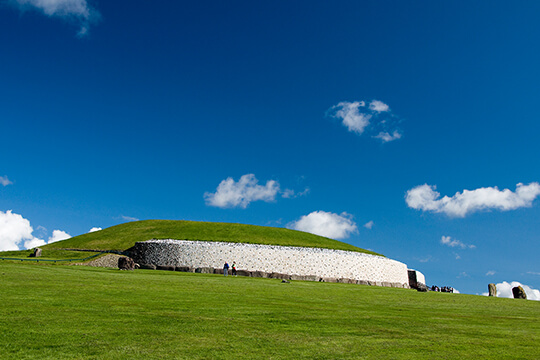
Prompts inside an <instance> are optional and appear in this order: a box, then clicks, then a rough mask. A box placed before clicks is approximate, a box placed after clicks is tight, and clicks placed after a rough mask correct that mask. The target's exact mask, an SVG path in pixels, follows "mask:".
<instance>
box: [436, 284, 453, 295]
mask: <svg viewBox="0 0 540 360" xmlns="http://www.w3.org/2000/svg"><path fill="white" fill-rule="evenodd" d="M431 291H437V292H448V293H453V292H454V288H453V287H451V286H443V287H442V288H439V287H438V286H437V285H433V286H432V287H431Z"/></svg>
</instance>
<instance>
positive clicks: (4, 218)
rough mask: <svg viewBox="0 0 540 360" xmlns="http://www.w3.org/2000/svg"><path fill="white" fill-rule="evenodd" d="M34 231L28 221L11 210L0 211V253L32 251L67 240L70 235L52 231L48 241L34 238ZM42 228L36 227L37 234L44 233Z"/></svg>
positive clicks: (44, 230) (60, 231)
mask: <svg viewBox="0 0 540 360" xmlns="http://www.w3.org/2000/svg"><path fill="white" fill-rule="evenodd" d="M33 231H34V229H33V228H32V226H31V225H30V221H29V220H28V219H25V218H23V217H22V216H21V215H19V214H14V213H13V212H12V211H11V210H8V211H6V212H2V211H0V251H9V250H22V249H32V248H35V247H37V246H43V245H45V244H47V243H48V244H50V243H53V242H55V241H60V240H65V239H69V238H70V237H71V235H69V234H68V233H66V232H65V231H62V230H54V231H53V233H52V236H51V237H49V241H48V242H46V241H45V240H42V239H40V238H37V237H35V236H34V235H33V234H32V233H33ZM46 231H47V229H45V228H44V227H43V226H38V232H43V233H44V232H46Z"/></svg>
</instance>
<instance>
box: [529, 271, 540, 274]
mask: <svg viewBox="0 0 540 360" xmlns="http://www.w3.org/2000/svg"><path fill="white" fill-rule="evenodd" d="M527 274H529V275H540V272H534V271H527Z"/></svg>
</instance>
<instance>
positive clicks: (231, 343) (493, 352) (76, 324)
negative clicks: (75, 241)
mask: <svg viewBox="0 0 540 360" xmlns="http://www.w3.org/2000/svg"><path fill="white" fill-rule="evenodd" d="M0 276H1V277H0V280H1V281H0V294H1V297H2V306H1V307H0V334H1V335H0V349H2V350H1V351H0V359H17V360H20V359H55V360H62V359H82V360H86V359H96V360H97V359H111V360H114V359H129V358H144V359H193V360H198V359H201V360H202V359H222V358H227V359H236V360H243V359H265V360H267V359H310V360H311V359H460V360H463V359H540V347H539V346H538V344H539V343H540V321H538V316H539V314H540V303H539V302H536V301H527V300H514V299H503V298H492V297H491V298H490V297H484V296H474V295H462V294H447V293H435V292H429V293H420V292H416V291H414V290H407V289H395V288H383V287H376V286H362V285H351V284H337V283H319V282H303V281H293V282H291V283H290V284H283V283H281V282H280V281H279V280H273V279H261V278H247V277H237V278H236V277H230V276H229V277H224V276H219V275H207V274H194V273H179V272H175V271H157V270H136V271H119V270H113V269H103V268H91V267H85V266H65V265H42V264H34V263H32V264H29V263H21V262H19V263H12V262H0Z"/></svg>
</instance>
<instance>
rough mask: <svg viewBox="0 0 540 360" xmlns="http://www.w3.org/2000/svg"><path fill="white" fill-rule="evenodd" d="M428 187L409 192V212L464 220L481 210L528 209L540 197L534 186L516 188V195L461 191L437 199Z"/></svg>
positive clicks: (493, 190)
mask: <svg viewBox="0 0 540 360" xmlns="http://www.w3.org/2000/svg"><path fill="white" fill-rule="evenodd" d="M435 189H436V187H435V186H431V185H427V184H424V185H420V186H417V187H415V188H413V189H411V190H409V191H407V194H406V196H405V201H406V202H407V205H408V206H409V207H410V208H413V209H417V210H422V211H431V212H435V213H444V214H446V215H448V216H453V217H465V216H466V215H468V214H470V213H473V212H475V211H480V210H488V209H497V210H502V211H508V210H515V209H518V208H521V207H531V206H532V203H533V201H534V199H536V197H537V196H538V195H540V184H538V183H537V182H533V183H530V184H529V185H523V184H522V183H519V184H517V185H516V191H515V192H513V191H510V190H509V189H504V190H502V191H501V190H499V189H498V188H497V187H486V188H479V189H476V190H463V192H461V193H460V192H458V193H456V194H455V195H454V196H452V197H449V196H444V197H443V198H440V195H441V194H440V193H438V192H437V191H435Z"/></svg>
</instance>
